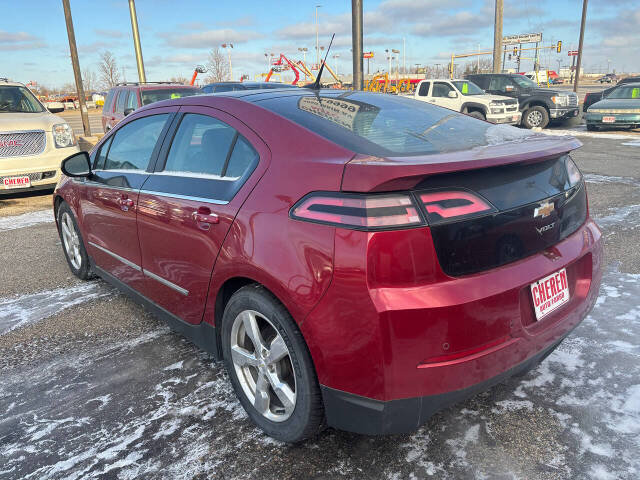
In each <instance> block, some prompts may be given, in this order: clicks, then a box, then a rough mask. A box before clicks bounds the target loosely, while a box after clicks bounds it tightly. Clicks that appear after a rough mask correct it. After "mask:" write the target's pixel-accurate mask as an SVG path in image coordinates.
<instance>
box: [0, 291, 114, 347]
mask: <svg viewBox="0 0 640 480" xmlns="http://www.w3.org/2000/svg"><path fill="white" fill-rule="evenodd" d="M114 293H115V290H114V289H112V288H111V287H108V286H107V285H106V284H105V283H103V282H85V283H80V284H78V285H74V286H72V287H64V288H57V289H55V290H46V291H43V292H38V293H30V294H27V295H16V296H13V297H7V298H0V312H2V314H1V315H0V335H2V334H5V333H7V332H10V331H11V330H14V329H16V328H19V327H23V326H25V325H28V324H31V323H35V322H38V321H40V320H42V319H45V318H47V317H51V316H53V315H56V314H58V313H60V312H61V311H63V310H66V309H67V308H70V307H73V306H75V305H79V304H81V303H85V302H88V301H89V300H97V299H99V298H106V297H109V296H112V295H114Z"/></svg>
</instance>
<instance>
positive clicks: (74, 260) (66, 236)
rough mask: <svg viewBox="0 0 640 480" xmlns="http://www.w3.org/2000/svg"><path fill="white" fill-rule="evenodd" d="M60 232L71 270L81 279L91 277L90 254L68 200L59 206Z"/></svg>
mask: <svg viewBox="0 0 640 480" xmlns="http://www.w3.org/2000/svg"><path fill="white" fill-rule="evenodd" d="M58 234H59V235H60V242H61V243H62V250H63V251H64V256H65V258H66V259H67V264H68V265H69V268H70V269H71V272H72V273H73V274H74V275H75V276H76V277H78V278H79V279H81V280H88V279H89V278H91V276H92V275H91V267H90V266H89V255H87V250H86V249H85V248H84V241H83V239H82V234H81V233H80V229H79V228H78V223H77V222H76V218H75V216H74V215H73V212H72V211H71V208H70V207H69V205H68V204H67V203H66V202H62V203H61V204H60V207H58Z"/></svg>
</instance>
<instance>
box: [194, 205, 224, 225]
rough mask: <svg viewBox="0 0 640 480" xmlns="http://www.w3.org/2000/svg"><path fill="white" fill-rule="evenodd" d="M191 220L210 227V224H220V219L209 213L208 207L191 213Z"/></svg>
mask: <svg viewBox="0 0 640 480" xmlns="http://www.w3.org/2000/svg"><path fill="white" fill-rule="evenodd" d="M193 219H194V220H195V221H196V222H197V223H199V224H200V223H202V224H207V225H210V224H212V223H220V217H218V215H216V214H215V213H212V212H211V209H210V208H209V207H200V208H198V210H197V211H195V212H193Z"/></svg>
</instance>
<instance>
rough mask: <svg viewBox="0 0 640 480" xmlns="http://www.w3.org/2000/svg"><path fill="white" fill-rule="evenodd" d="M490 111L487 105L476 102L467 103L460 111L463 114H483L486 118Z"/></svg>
mask: <svg viewBox="0 0 640 480" xmlns="http://www.w3.org/2000/svg"><path fill="white" fill-rule="evenodd" d="M488 110H489V109H488V108H487V106H486V105H483V104H482V103H476V102H465V103H463V104H462V107H461V109H460V111H461V112H463V113H470V112H481V113H482V114H483V115H484V116H485V117H486V116H487V111H488Z"/></svg>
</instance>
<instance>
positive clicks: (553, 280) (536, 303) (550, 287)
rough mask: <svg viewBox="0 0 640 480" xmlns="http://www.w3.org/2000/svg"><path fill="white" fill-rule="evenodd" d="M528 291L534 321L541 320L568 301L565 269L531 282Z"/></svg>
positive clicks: (567, 282) (567, 281)
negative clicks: (531, 302)
mask: <svg viewBox="0 0 640 480" xmlns="http://www.w3.org/2000/svg"><path fill="white" fill-rule="evenodd" d="M530 290H531V298H532V300H533V308H534V311H535V314H536V320H538V321H539V320H542V319H543V318H545V317H546V316H547V315H549V314H550V313H552V312H554V311H556V310H557V309H558V308H560V307H561V306H562V305H564V304H565V303H567V302H568V301H569V297H570V296H569V280H568V277H567V269H566V268H563V269H561V270H558V271H556V272H553V273H552V274H551V275H547V276H546V277H544V278H541V279H540V280H538V281H537V282H533V283H532V284H531V286H530Z"/></svg>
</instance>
